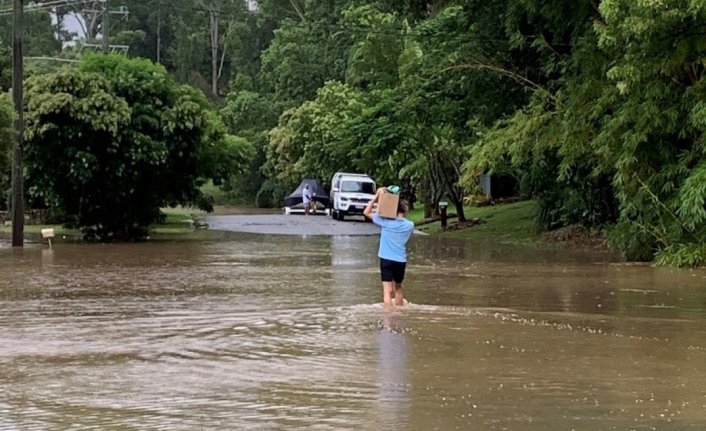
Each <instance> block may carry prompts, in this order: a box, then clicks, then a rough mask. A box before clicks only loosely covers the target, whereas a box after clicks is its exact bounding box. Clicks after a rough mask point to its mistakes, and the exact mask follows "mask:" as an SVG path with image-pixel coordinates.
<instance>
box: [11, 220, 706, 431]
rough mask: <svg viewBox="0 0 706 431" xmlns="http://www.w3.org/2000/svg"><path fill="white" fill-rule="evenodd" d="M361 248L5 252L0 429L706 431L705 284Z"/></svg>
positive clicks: (472, 247)
mask: <svg viewBox="0 0 706 431" xmlns="http://www.w3.org/2000/svg"><path fill="white" fill-rule="evenodd" d="M376 241H377V238H376V237H375V236H338V237H331V236H310V237H301V236H278V235H271V236H270V235H254V234H243V233H240V234H235V233H213V234H212V238H208V239H200V240H187V241H180V242H177V241H166V240H165V241H153V242H150V243H145V244H121V245H84V244H57V245H55V248H54V250H53V251H49V250H46V249H41V248H40V247H39V246H38V245H30V246H28V247H27V248H26V249H25V250H23V251H20V252H13V250H11V249H10V248H9V247H7V246H6V245H3V246H2V247H0V267H1V268H2V274H3V275H2V279H0V429H2V430H47V429H51V430H54V429H56V430H64V429H100V430H130V429H134V430H192V429H209V430H210V429H228V430H230V429H233V430H241V429H243V430H244V429H248V430H250V429H253V430H290V429H301V430H354V429H355V430H372V429H376V430H420V431H422V430H424V431H426V430H454V429H461V430H572V429H575V430H650V429H656V430H699V431H700V430H704V429H706V378H704V375H705V373H706V272H690V271H674V270H669V269H655V268H651V267H649V266H642V265H625V264H620V263H610V262H608V261H607V260H606V257H605V256H601V255H592V254H578V253H569V252H567V251H566V250H549V251H546V250H539V249H536V248H521V247H517V246H501V245H490V244H479V243H469V242H463V241H453V240H448V239H439V238H435V237H423V236H415V237H414V239H413V244H412V247H411V257H410V264H409V266H408V268H409V269H408V280H406V282H405V291H406V295H407V297H408V299H409V300H410V301H411V302H412V303H413V304H411V305H409V306H407V307H405V308H403V309H400V310H397V311H395V312H392V313H389V312H384V311H383V310H382V308H381V306H380V304H379V302H380V287H379V281H378V280H379V279H378V272H377V260H376V258H375V250H376Z"/></svg>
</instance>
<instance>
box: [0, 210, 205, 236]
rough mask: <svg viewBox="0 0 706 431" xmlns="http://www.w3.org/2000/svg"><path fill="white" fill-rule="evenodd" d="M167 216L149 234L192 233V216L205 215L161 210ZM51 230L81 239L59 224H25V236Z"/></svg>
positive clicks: (9, 229) (4, 229) (9, 230)
mask: <svg viewBox="0 0 706 431" xmlns="http://www.w3.org/2000/svg"><path fill="white" fill-rule="evenodd" d="M162 212H164V213H165V214H166V216H167V218H166V220H165V221H164V223H155V224H153V225H152V226H150V234H152V235H180V234H187V233H190V232H192V231H193V230H194V229H193V225H194V221H195V220H194V215H198V214H205V213H204V212H203V211H199V210H197V209H194V208H163V209H162ZM48 228H53V229H54V234H55V235H56V236H57V237H61V236H70V237H81V231H80V230H78V229H67V228H65V227H64V226H62V225H61V224H41V225H39V224H25V226H24V231H25V234H29V235H39V234H40V233H41V231H42V229H48ZM0 233H8V234H9V233H12V224H10V223H6V224H5V225H4V226H0Z"/></svg>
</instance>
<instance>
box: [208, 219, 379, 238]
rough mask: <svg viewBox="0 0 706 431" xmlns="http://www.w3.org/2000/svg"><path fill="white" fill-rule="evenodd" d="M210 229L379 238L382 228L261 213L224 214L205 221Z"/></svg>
mask: <svg viewBox="0 0 706 431" xmlns="http://www.w3.org/2000/svg"><path fill="white" fill-rule="evenodd" d="M203 219H204V221H205V222H206V223H208V228H209V229H210V230H221V231H229V232H248V233H261V234H275V235H376V234H378V233H379V232H380V228H378V227H377V226H376V225H374V224H372V223H366V222H364V221H363V217H362V216H361V217H351V218H349V219H346V220H345V221H337V220H333V219H332V218H331V217H328V216H325V215H308V216H305V215H303V214H291V215H283V214H260V215H222V216H206V217H204V218H203Z"/></svg>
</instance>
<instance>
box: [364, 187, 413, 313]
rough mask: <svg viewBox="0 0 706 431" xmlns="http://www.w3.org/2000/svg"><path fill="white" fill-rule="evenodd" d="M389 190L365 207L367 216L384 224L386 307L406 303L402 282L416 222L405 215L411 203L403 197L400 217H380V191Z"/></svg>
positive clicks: (382, 250) (382, 257) (382, 260)
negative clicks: (408, 246)
mask: <svg viewBox="0 0 706 431" xmlns="http://www.w3.org/2000/svg"><path fill="white" fill-rule="evenodd" d="M382 193H385V188H384V187H381V188H379V189H378V190H377V193H376V194H375V197H374V198H373V199H372V200H371V201H370V202H368V205H367V206H366V207H365V210H363V215H364V216H365V217H367V218H369V219H371V220H372V221H373V223H375V224H376V225H378V226H380V247H379V249H378V257H379V258H380V278H381V279H382V302H383V304H384V305H385V306H386V307H390V306H391V305H392V301H393V298H394V303H395V305H402V304H403V302H404V297H403V295H402V281H403V280H404V274H405V269H406V266H407V241H409V238H410V237H411V236H412V232H413V231H414V223H412V222H411V221H409V220H407V219H406V218H405V215H407V211H408V210H409V205H408V204H407V202H406V201H405V200H403V199H400V200H399V203H398V204H397V218H384V217H380V216H379V215H378V214H377V213H376V212H375V211H374V205H375V204H376V203H377V202H378V200H379V199H380V194H382Z"/></svg>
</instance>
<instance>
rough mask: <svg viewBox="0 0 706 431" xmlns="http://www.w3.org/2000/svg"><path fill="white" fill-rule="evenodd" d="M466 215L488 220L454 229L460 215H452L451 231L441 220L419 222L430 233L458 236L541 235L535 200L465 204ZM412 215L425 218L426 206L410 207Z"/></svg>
mask: <svg viewBox="0 0 706 431" xmlns="http://www.w3.org/2000/svg"><path fill="white" fill-rule="evenodd" d="M464 210H465V214H466V218H467V219H469V220H470V219H472V218H475V217H478V218H480V219H481V220H482V221H483V222H484V223H481V224H478V225H474V226H470V227H467V228H463V229H459V230H453V225H455V224H456V223H457V222H458V220H457V219H455V218H454V219H449V223H448V224H449V227H450V228H452V229H449V230H448V231H443V230H442V229H441V222H440V221H436V222H433V223H429V224H424V225H419V226H418V229H419V230H420V231H422V232H426V233H429V234H439V235H444V236H449V237H455V238H474V239H492V240H498V241H504V242H530V241H533V240H535V239H537V232H536V229H535V227H534V222H533V221H534V215H535V212H536V210H537V205H536V203H535V202H534V201H525V202H517V203H513V204H505V205H495V206H487V207H466V208H464ZM408 218H409V219H410V220H412V221H414V222H415V223H420V222H422V221H423V219H424V209H423V208H420V209H415V210H413V211H410V213H409V216H408Z"/></svg>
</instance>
